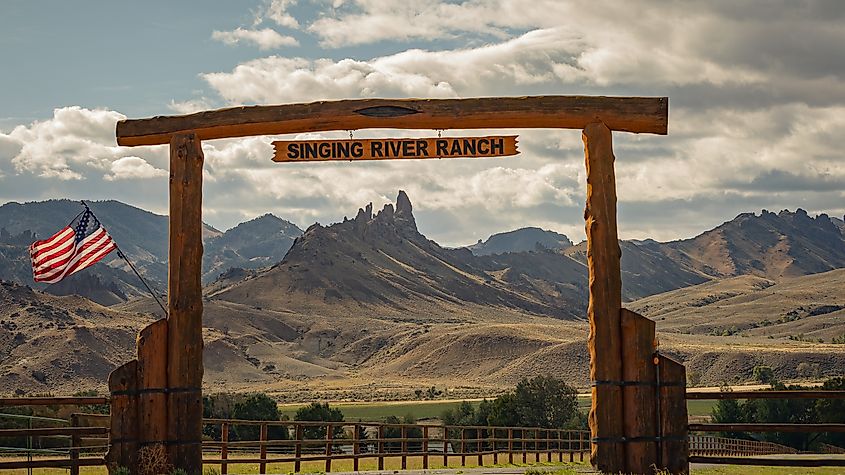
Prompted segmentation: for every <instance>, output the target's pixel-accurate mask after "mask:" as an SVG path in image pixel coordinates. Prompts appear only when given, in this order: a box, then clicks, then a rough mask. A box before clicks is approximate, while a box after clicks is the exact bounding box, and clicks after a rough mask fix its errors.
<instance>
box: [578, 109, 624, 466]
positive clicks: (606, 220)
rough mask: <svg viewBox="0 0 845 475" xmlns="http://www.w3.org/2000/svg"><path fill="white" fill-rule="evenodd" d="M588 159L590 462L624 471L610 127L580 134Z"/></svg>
mask: <svg viewBox="0 0 845 475" xmlns="http://www.w3.org/2000/svg"><path fill="white" fill-rule="evenodd" d="M581 137H582V139H583V141H584V154H585V158H586V164H587V206H586V209H585V210H584V220H585V221H586V232H587V266H588V268H589V271H590V303H589V307H588V309H587V314H588V317H589V320H590V337H589V340H588V343H587V346H588V348H589V353H590V380H591V381H592V382H593V387H592V407H591V408H590V417H589V422H590V432H591V434H592V441H591V443H592V450H591V454H590V462H591V463H592V464H593V466H595V467H596V468H597V469H599V470H600V471H602V472H609V473H617V472H625V471H626V470H625V447H624V445H623V444H622V437H623V436H624V435H625V432H624V428H623V423H622V421H623V410H622V409H623V408H622V387H621V386H620V383H619V382H620V381H621V380H622V337H621V327H620V321H619V320H620V317H619V313H620V310H621V308H622V274H621V270H620V262H619V261H620V258H621V251H620V249H619V240H618V236H617V231H616V175H615V173H614V170H613V162H614V157H613V146H612V137H611V133H610V129H608V128H607V126H606V125H604V124H603V123H600V122H598V123H594V124H590V125H588V126H587V127H585V128H584V131H583V133H582V135H581Z"/></svg>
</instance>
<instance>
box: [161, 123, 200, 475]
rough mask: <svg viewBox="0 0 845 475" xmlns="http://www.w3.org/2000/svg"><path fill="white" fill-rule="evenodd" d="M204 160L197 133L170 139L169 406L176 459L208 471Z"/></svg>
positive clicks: (185, 466)
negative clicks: (202, 278) (204, 424)
mask: <svg viewBox="0 0 845 475" xmlns="http://www.w3.org/2000/svg"><path fill="white" fill-rule="evenodd" d="M202 165H203V153H202V147H201V144H200V141H199V139H198V138H197V136H196V135H194V134H191V133H188V134H177V135H174V136H173V140H172V141H171V143H170V248H169V253H168V266H169V268H168V280H167V290H168V291H167V297H168V316H167V346H168V348H167V387H168V390H169V392H168V394H167V396H168V397H167V408H168V444H169V445H168V447H169V452H170V457H171V463H172V464H173V465H174V466H175V467H176V468H183V469H185V471H187V472H188V473H201V472H202V446H201V434H202V392H201V388H202V374H203V367H202V284H201V282H200V275H201V267H200V266H201V264H202Z"/></svg>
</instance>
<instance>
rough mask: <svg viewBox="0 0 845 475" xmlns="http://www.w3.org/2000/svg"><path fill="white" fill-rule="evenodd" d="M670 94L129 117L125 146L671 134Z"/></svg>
mask: <svg viewBox="0 0 845 475" xmlns="http://www.w3.org/2000/svg"><path fill="white" fill-rule="evenodd" d="M668 121H669V98H667V97H604V96H531V97H483V98H471V99H356V100H342V101H322V102H312V103H309V104H282V105H273V106H244V107H232V108H228V109H219V110H212V111H204V112H197V113H194V114H188V115H180V116H159V117H152V118H149V119H133V120H122V121H120V122H118V123H117V131H116V133H117V143H118V145H124V146H130V147H131V146H138V145H161V144H167V143H170V138H171V137H172V136H173V135H174V134H180V133H186V132H194V133H196V135H197V138H198V139H200V140H209V139H223V138H232V137H248V136H254V135H282V134H294V133H304V132H322V131H330V130H358V129H373V128H386V129H513V128H520V129H522V128H550V129H556V128H563V129H583V128H584V127H586V126H587V125H588V124H591V123H594V122H603V123H604V124H605V125H607V127H608V128H610V129H611V130H617V131H622V132H633V133H651V134H661V135H665V134H666V131H667V124H668Z"/></svg>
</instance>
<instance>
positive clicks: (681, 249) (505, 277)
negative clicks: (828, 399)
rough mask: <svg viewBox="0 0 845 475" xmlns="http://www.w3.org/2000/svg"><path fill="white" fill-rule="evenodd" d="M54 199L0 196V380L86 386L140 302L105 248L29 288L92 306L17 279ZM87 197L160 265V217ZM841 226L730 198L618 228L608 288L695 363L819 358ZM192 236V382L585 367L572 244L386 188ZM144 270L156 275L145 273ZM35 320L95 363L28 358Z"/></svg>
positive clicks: (440, 378) (476, 386)
mask: <svg viewBox="0 0 845 475" xmlns="http://www.w3.org/2000/svg"><path fill="white" fill-rule="evenodd" d="M48 203H49V202H48ZM56 203H60V204H62V206H66V207H67V210H66V211H65V213H66V214H69V216H65V214H61V215H56V216H53V215H49V214H45V215H44V216H42V215H40V214H39V213H40V212H41V209H39V208H37V207H38V206H48V204H44V203H35V204H33V203H28V204H24V205H18V204H7V205H4V206H2V207H0V227H2V228H5V229H6V230H5V231H3V230H0V272H2V273H4V274H2V275H0V277H1V278H3V279H5V280H12V281H16V282H17V283H11V282H7V283H5V284H4V287H3V290H4V293H2V294H0V303H2V305H0V319H2V320H1V321H0V342H3V344H4V346H6V345H8V346H9V348H10V349H9V350H8V351H6V353H3V354H0V375H2V376H0V385H4V384H5V383H8V384H9V386H8V387H14V388H19V389H25V390H35V389H42V390H43V389H45V388H53V387H59V388H71V389H78V387H76V386H73V384H77V385H80V384H81V385H82V386H83V387H102V384H101V383H102V381H104V379H103V378H101V376H102V374H103V371H105V372H107V371H106V370H103V369H102V368H100V367H101V366H108V365H112V366H114V364H117V363H119V362H120V358H123V357H124V356H125V355H126V354H131V347H132V340H131V338H129V337H127V335H130V334H132V331H137V329H139V328H141V327H142V326H143V325H144V324H146V323H147V322H149V320H150V318H151V317H150V313H151V312H153V311H154V310H155V304H154V303H153V302H152V300H151V299H150V298H133V296H135V295H138V294H139V292H138V291H137V289H135V290H132V287H131V284H129V282H130V280H129V279H130V278H133V277H134V276H132V275H128V274H127V273H126V271H125V269H123V268H122V267H121V266H120V264H119V263H117V262H114V261H112V262H110V263H109V264H110V265H97V266H95V267H94V268H92V270H96V271H97V272H88V271H87V270H86V272H83V273H80V274H84V275H85V278H86V279H88V280H86V281H85V282H84V283H85V284H86V285H85V286H82V285H81V282H76V283H72V284H73V285H71V284H68V287H69V288H68V289H64V290H63V291H62V292H59V291H58V290H57V289H56V288H48V289H46V290H47V291H49V292H53V293H66V294H70V293H78V294H82V295H86V294H87V295H88V296H89V297H91V298H92V299H94V300H97V301H100V302H101V303H104V304H108V305H111V307H102V306H100V305H98V304H96V303H93V302H90V301H87V300H85V299H82V298H80V297H76V296H67V297H54V296H50V295H47V294H44V293H42V292H39V291H36V290H32V289H29V288H27V287H26V286H22V285H20V284H28V282H27V281H26V279H27V278H28V272H29V269H28V264H29V262H28V260H27V259H25V256H26V254H25V251H26V246H27V245H28V243H29V242H30V241H31V239H32V233H33V232H35V233H37V234H38V236H45V235H48V234H49V233H50V232H55V231H56V229H54V228H55V223H56V222H67V221H68V220H69V219H70V218H72V217H73V216H74V215H75V214H74V213H73V210H74V209H77V208H75V206H74V203H73V202H70V201H66V200H65V201H58V202H51V204H52V205H55V204H56ZM48 207H49V206H48ZM91 207H92V209H93V210H94V212H95V213H96V214H97V215H98V216H99V217H100V218H101V220H102V221H103V223H104V225H106V226H107V228H109V230H110V231H111V230H112V228H113V227H114V228H115V229H118V228H120V226H119V225H118V226H113V224H114V223H117V222H121V223H124V226H126V227H129V228H131V227H132V226H135V225H136V223H143V224H142V225H141V226H143V227H144V229H136V230H132V229H128V230H126V231H124V230H120V231H119V232H120V233H122V234H121V235H119V234H118V233H115V232H112V234H113V235H115V238H116V239H117V240H118V242H119V243H121V245H122V246H123V248H124V250H125V251H126V253H127V254H130V253H131V255H132V256H133V259H136V260H137V261H138V262H142V263H143V264H142V268H143V271H144V273H145V274H147V275H148V276H151V275H156V274H155V273H156V272H157V271H156V269H162V268H163V269H166V257H163V256H162V255H161V252H162V248H166V246H164V245H163V244H162V245H160V246H158V247H156V244H155V242H158V241H159V240H160V241H161V242H162V243H163V242H164V241H165V235H166V226H167V224H166V217H163V216H158V215H155V214H152V213H148V212H146V211H143V210H139V209H137V208H133V207H130V206H128V205H124V204H122V203H118V202H94V203H92V204H91ZM77 212H78V211H77ZM7 217H12V218H13V219H9V218H7ZM135 217H138V218H139V219H138V220H136V219H133V218H135ZM140 218H143V219H146V220H147V221H146V222H144V221H141V220H140ZM40 221H44V222H40ZM47 221H49V223H48V222H47ZM133 233H136V234H138V235H139V239H137V240H135V241H133V239H132V236H133ZM843 233H845V225H843V222H842V220H839V219H838V218H831V217H829V216H827V215H819V216H815V217H811V216H809V215H808V214H807V213H806V212H804V211H803V210H800V209H799V210H797V211H795V212H790V211H781V212H779V213H776V214H775V213H769V212H767V211H764V212H763V213H761V214H760V215H756V214H752V213H747V214H741V215H739V216H737V217H736V218H735V219H733V220H731V221H728V222H726V223H724V224H722V225H721V226H719V227H717V228H715V229H712V230H709V231H705V232H704V233H702V234H700V235H698V236H696V237H694V238H691V239H686V240H678V241H671V242H665V243H660V242H657V241H653V240H644V241H621V242H620V246H621V247H622V271H623V296H624V299H625V300H626V301H627V302H630V303H628V304H626V305H627V306H629V307H631V308H633V309H634V310H637V311H640V312H641V313H643V314H644V315H646V316H649V317H651V318H653V319H655V320H656V321H657V322H658V328H659V330H660V331H661V334H660V339H661V346H662V348H664V349H665V351H666V352H668V353H672V354H675V355H676V356H678V357H679V358H681V359H682V360H684V361H685V362H686V363H687V364H688V366H689V367H690V368H691V369H693V370H695V371H697V372H698V373H700V374H701V375H702V380H703V381H709V382H712V383H714V384H718V383H720V382H722V381H723V380H724V378H737V379H738V380H743V379H747V378H750V376H751V369H752V368H753V364H752V363H754V364H769V365H772V366H773V367H775V368H776V373H777V374H779V375H782V376H785V377H797V376H801V375H802V374H803V373H802V372H800V371H797V369H796V366H797V364H798V363H797V361H799V360H800V359H804V360H806V361H812V362H813V364H814V365H816V366H813V367H812V368H813V369H812V371H814V372H816V373H819V374H827V373H829V372H830V371H835V370H836V368H841V367H843V366H845V346H843V345H831V344H829V343H830V342H831V341H833V339H834V338H836V336H837V335H841V334H843V333H845V326H843V324H842V323H840V322H839V320H841V318H840V317H841V311H842V308H845V300H843V299H845V297H843V296H842V295H840V294H841V292H839V291H838V289H841V279H842V271H841V270H836V269H839V268H843V267H845V235H843ZM122 240H125V241H126V243H125V244H124V243H123V241H122ZM204 244H205V249H206V253H205V257H204V262H203V265H204V271H203V274H204V276H203V277H204V281H205V282H207V285H206V287H205V298H206V302H205V304H204V307H205V313H204V326H205V327H206V330H205V340H206V351H205V359H206V384H207V385H208V386H209V387H210V388H218V389H221V388H222V389H232V388H239V389H261V390H268V391H272V392H278V393H283V394H286V395H287V396H288V397H292V398H297V397H300V396H301V397H303V398H307V397H312V396H313V395H314V394H315V392H320V394H322V395H324V396H325V397H353V398H357V397H363V396H362V395H365V394H370V395H372V393H373V392H374V391H382V392H383V393H382V394H380V395H379V396H378V397H387V398H391V397H397V394H407V393H409V392H410V391H411V388H412V387H417V386H415V385H429V386H431V385H438V386H439V385H443V384H446V385H447V386H448V387H450V388H451V391H452V393H451V394H452V395H456V396H466V395H472V394H476V395H477V394H489V393H490V392H491V391H495V390H497V388H501V387H503V385H506V384H511V383H513V382H514V381H516V380H518V379H519V378H520V377H521V376H522V375H524V374H527V372H547V373H554V374H559V375H564V376H566V377H567V378H571V379H572V381H574V382H575V383H576V384H579V385H582V384H586V380H587V372H586V371H587V363H586V362H587V356H586V346H585V345H584V341H585V339H586V331H587V328H586V325H585V322H584V318H585V310H586V304H587V295H588V294H587V278H588V276H587V269H586V265H585V260H586V244H585V243H583V242H582V243H579V244H576V245H572V243H571V242H570V241H569V239H568V238H567V237H566V236H563V235H561V234H558V233H554V232H551V231H544V230H541V229H539V228H524V229H520V230H516V231H512V232H507V233H502V234H498V235H494V236H491V237H490V238H489V239H487V240H486V241H483V242H482V243H478V244H475V245H472V246H468V247H467V248H457V249H450V248H446V247H443V246H440V245H439V244H437V243H436V242H434V241H432V240H430V239H428V238H426V237H425V236H424V235H423V234H422V233H421V232H420V230H419V229H418V227H417V224H416V220H415V217H414V214H413V205H412V204H411V201H410V199H409V197H408V196H407V195H406V194H405V193H404V192H400V193H399V195H398V197H397V201H396V203H395V205H394V204H392V203H391V204H388V205H385V206H384V207H383V208H382V209H381V210H379V211H377V212H374V210H373V207H372V204H370V205H367V206H365V207H362V208H361V209H359V210H358V212H357V214H356V215H355V216H354V217H353V218H351V219H348V218H344V220H343V221H342V222H340V223H336V224H332V225H329V226H323V225H320V224H314V225H312V226H310V227H309V228H308V229H306V230H305V231H304V232H303V231H300V230H299V228H297V227H296V226H294V225H293V224H291V223H289V222H287V221H284V220H282V219H279V218H276V217H274V216H272V215H265V216H262V217H260V218H256V219H255V220H252V221H249V222H246V223H242V224H240V225H238V226H236V227H235V228H233V229H231V230H228V231H226V232H225V233H221V232H220V231H217V230H215V229H214V228H212V227H210V226H207V227H206V229H205V243H204ZM130 249H131V251H130ZM155 249H158V251H159V252H158V253H155V252H152V250H155ZM15 252H18V254H15ZM21 252H23V253H24V254H21ZM163 252H164V253H165V254H166V249H165V250H164V251H163ZM21 255H23V256H24V257H21ZM145 256H146V258H145ZM112 266H114V267H112ZM21 275H23V276H24V277H23V278H21V277H20V276H21ZM156 279H158V280H156V282H157V283H159V285H161V284H163V279H164V277H163V276H162V275H161V274H160V273H159V274H158V277H156ZM74 286H76V287H74ZM161 288H163V286H162V287H161ZM812 289H815V290H814V291H810V290H812ZM770 293H771V294H772V295H776V296H775V297H773V296H772V295H769V294H770ZM777 296H781V297H777ZM85 302H87V303H85ZM840 307H841V308H840ZM48 308H49V309H51V310H50V311H49V312H47V311H46V310H42V309H48ZM45 312H46V313H49V314H50V315H49V318H51V319H52V320H50V321H49V322H48V321H46V320H45V318H48V317H47V316H45V315H46V313H45ZM42 314H44V315H42ZM54 320H55V321H54ZM60 322H63V323H62V326H61V327H59V323H60ZM106 333H108V334H113V335H115V338H114V340H113V342H110V343H109V344H104V345H102V347H101V345H100V344H93V345H91V346H89V345H87V344H80V343H79V342H80V341H83V342H85V341H89V342H95V341H100V340H97V338H99V339H103V338H105V337H104V336H103V335H105V334H106ZM92 335H93V336H92ZM47 337H52V338H53V339H54V341H55V342H57V343H56V344H55V348H54V349H55V354H60V353H61V352H62V351H67V352H72V353H74V354H75V355H77V356H78V357H79V358H80V361H81V360H85V361H89V360H90V361H95V362H98V363H97V364H98V368H99V369H98V370H96V371H94V370H92V369H90V368H88V367H87V366H84V365H83V366H73V367H65V366H62V365H60V364H59V363H58V362H57V361H58V359H57V358H58V357H56V356H53V357H50V358H48V356H49V354H52V353H49V354H45V355H43V356H44V358H42V357H41V356H42V355H39V356H38V358H33V357H27V356H26V355H29V354H31V353H32V352H33V351H37V348H34V346H37V343H35V342H40V341H45V340H44V339H45V338H47ZM85 338H87V339H88V340H85ZM772 338H774V339H777V342H778V343H777V345H774V346H773V345H772V343H771V339H772ZM819 339H821V340H822V341H823V342H825V343H824V344H820V343H819V341H818V340H819ZM62 347H64V350H62ZM85 355H88V356H87V357H85ZM86 358H87V359H86ZM716 360H718V362H719V364H718V365H716V366H713V364H712V363H713V361H716ZM21 361H23V363H21ZM749 364H752V366H751V367H748V365H749ZM804 370H806V368H804ZM802 371H803V370H802ZM807 371H809V370H807ZM807 371H804V372H805V373H806V372H807ZM68 374H72V375H73V376H74V377H73V378H71V379H68V377H67V375H68ZM814 374H815V373H814ZM80 381H81V382H80ZM297 394H299V395H300V396H297Z"/></svg>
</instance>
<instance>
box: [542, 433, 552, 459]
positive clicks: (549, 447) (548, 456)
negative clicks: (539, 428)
mask: <svg viewBox="0 0 845 475" xmlns="http://www.w3.org/2000/svg"><path fill="white" fill-rule="evenodd" d="M543 432H544V433H545V434H546V462H551V461H552V443H551V440H552V435H551V433H550V432H551V431H550V430H548V429H546V430H545V431H543Z"/></svg>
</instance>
